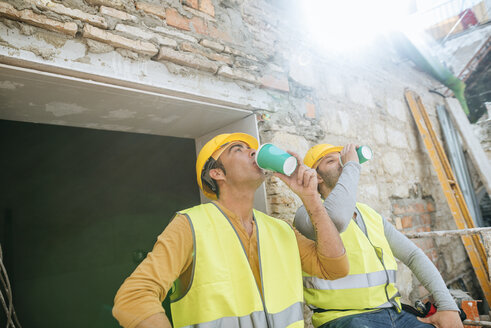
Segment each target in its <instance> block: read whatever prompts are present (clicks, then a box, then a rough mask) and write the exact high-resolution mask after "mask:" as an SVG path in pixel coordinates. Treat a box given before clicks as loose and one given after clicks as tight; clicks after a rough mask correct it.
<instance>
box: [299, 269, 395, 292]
mask: <svg viewBox="0 0 491 328" xmlns="http://www.w3.org/2000/svg"><path fill="white" fill-rule="evenodd" d="M396 272H397V271H396V270H387V274H386V272H385V271H377V272H370V273H360V274H351V275H349V276H346V277H344V278H340V279H336V280H324V279H320V278H317V277H303V282H304V285H305V287H306V288H311V289H319V290H337V289H352V288H368V287H374V286H380V285H385V284H386V283H387V275H388V276H389V283H395V282H396Z"/></svg>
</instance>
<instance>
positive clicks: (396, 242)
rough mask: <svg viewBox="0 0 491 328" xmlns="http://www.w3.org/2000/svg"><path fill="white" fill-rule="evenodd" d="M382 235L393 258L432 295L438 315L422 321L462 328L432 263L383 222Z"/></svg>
mask: <svg viewBox="0 0 491 328" xmlns="http://www.w3.org/2000/svg"><path fill="white" fill-rule="evenodd" d="M384 232H385V237H386V239H387V241H388V242H389V245H390V248H391V250H392V253H393V254H394V256H395V257H396V258H397V259H399V260H400V261H401V262H402V263H404V264H405V265H406V266H407V267H409V269H411V271H412V272H413V274H414V275H415V276H416V278H418V280H419V282H421V284H423V286H424V287H425V288H426V289H427V290H428V291H429V292H430V293H431V294H432V295H433V298H434V300H435V304H436V306H437V308H438V311H437V313H436V314H434V315H433V316H432V317H433V318H432V317H430V318H427V319H425V320H424V321H425V322H427V323H431V324H434V325H435V326H436V327H441V328H460V327H463V326H462V322H461V320H460V317H459V315H458V312H459V308H458V307H457V304H455V301H454V300H453V298H452V295H450V292H449V291H448V289H447V286H446V285H445V282H444V281H443V278H442V276H441V275H440V273H439V272H438V269H437V268H436V267H435V265H434V264H433V262H431V261H430V259H429V258H428V257H427V256H426V255H425V253H424V252H423V251H422V250H421V249H420V248H418V247H417V246H416V245H415V244H414V243H413V242H411V241H410V240H409V239H408V238H407V237H406V236H404V235H403V234H402V233H401V232H399V231H398V230H397V229H396V228H395V227H394V226H393V225H392V224H391V223H390V222H388V221H387V220H386V219H385V218H384Z"/></svg>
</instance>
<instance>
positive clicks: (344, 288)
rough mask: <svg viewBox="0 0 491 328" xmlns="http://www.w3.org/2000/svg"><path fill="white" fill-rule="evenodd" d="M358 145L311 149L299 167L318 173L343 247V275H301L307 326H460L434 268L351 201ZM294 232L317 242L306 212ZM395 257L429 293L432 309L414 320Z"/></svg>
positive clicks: (394, 231) (376, 217)
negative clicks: (347, 265) (434, 306)
mask: <svg viewBox="0 0 491 328" xmlns="http://www.w3.org/2000/svg"><path fill="white" fill-rule="evenodd" d="M356 148H357V146H356V145H354V144H348V145H346V146H345V147H340V146H333V145H331V144H319V145H316V146H314V147H312V148H310V150H309V151H308V152H307V154H306V155H305V158H304V163H305V165H307V166H308V167H311V168H314V169H316V171H317V179H318V190H319V193H320V194H321V197H322V198H323V199H324V207H325V208H326V210H327V212H328V214H329V216H330V217H331V218H332V220H333V222H334V224H335V225H336V227H337V229H338V230H339V232H340V233H341V238H342V240H343V243H344V245H345V247H346V253H347V255H348V258H349V262H350V272H349V274H348V276H346V277H344V278H342V279H339V280H335V281H326V280H325V279H322V278H319V277H315V276H312V275H309V274H305V276H304V296H305V301H306V303H307V304H308V305H309V306H310V307H311V308H312V310H313V315H312V323H313V325H314V327H320V328H358V327H367V328H379V327H394V328H406V327H411V328H423V327H428V328H430V327H434V326H436V327H443V328H462V322H461V321H460V319H459V315H458V307H457V306H456V304H455V302H454V301H453V299H452V297H451V295H450V293H449V291H448V289H447V288H446V286H445V283H444V282H443V279H442V278H441V276H440V274H439V272H438V270H437V269H436V267H435V266H434V265H433V263H432V262H431V261H430V260H429V259H428V257H426V255H425V254H424V253H423V251H421V249H419V248H418V247H417V246H416V245H415V244H413V243H412V242H411V241H410V240H409V239H407V238H406V237H405V236H404V235H403V234H402V233H400V232H399V231H398V230H397V229H395V227H394V226H393V225H392V224H391V223H389V222H388V221H387V220H386V219H385V218H384V217H382V215H380V214H379V213H377V212H376V211H375V210H374V209H372V208H371V207H369V206H368V205H366V204H363V203H360V202H357V201H356V195H357V186H358V180H359V177H360V170H361V165H360V164H359V160H358V155H357V152H356ZM294 226H295V227H296V228H297V229H298V230H299V231H300V232H301V233H303V234H304V235H305V236H308V237H309V238H311V239H312V240H315V239H316V238H317V236H316V234H315V230H314V227H313V225H312V222H311V220H310V217H309V215H308V210H307V209H305V208H304V207H301V208H299V209H298V211H297V213H296V215H295V220H294ZM396 258H397V259H399V260H400V261H401V262H402V263H404V264H405V265H407V266H408V267H409V268H410V269H411V270H412V271H413V273H414V274H415V276H416V277H417V278H418V279H419V280H420V281H421V282H422V283H423V284H424V287H425V288H426V289H427V290H428V291H430V293H432V295H433V296H434V297H435V300H436V302H437V305H438V311H437V313H436V314H434V315H433V316H431V317H428V318H424V319H421V320H418V318H416V317H415V316H414V315H413V314H411V313H409V312H406V311H405V310H404V309H407V308H406V307H405V306H403V304H401V302H400V297H401V295H400V294H399V292H398V289H397V287H396V285H395V282H396V281H395V278H396V273H397V263H396Z"/></svg>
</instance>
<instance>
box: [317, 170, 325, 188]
mask: <svg viewBox="0 0 491 328" xmlns="http://www.w3.org/2000/svg"><path fill="white" fill-rule="evenodd" d="M322 183H324V180H323V179H322V177H321V175H320V174H319V173H317V184H318V185H320V184H322Z"/></svg>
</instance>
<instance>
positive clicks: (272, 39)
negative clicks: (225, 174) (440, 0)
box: [0, 0, 480, 302]
mask: <svg viewBox="0 0 491 328" xmlns="http://www.w3.org/2000/svg"><path fill="white" fill-rule="evenodd" d="M0 16H1V17H3V18H1V19H0V37H1V40H0V58H8V59H10V60H11V59H15V60H27V61H31V62H36V63H42V64H46V65H52V66H56V67H59V68H63V69H66V70H74V71H78V72H86V73H90V74H92V75H102V76H107V77H110V78H114V79H123V80H127V81H132V82H135V83H139V84H141V85H146V86H152V87H154V88H161V89H162V90H166V92H167V91H169V90H170V91H174V92H179V93H181V94H186V95H188V96H189V97H201V98H206V99H212V100H214V101H216V102H221V103H228V104H234V105H235V106H236V107H241V108H247V109H250V110H252V111H254V112H255V113H257V117H258V119H259V131H260V135H261V141H262V142H273V143H275V144H277V145H278V146H280V147H283V148H286V149H290V150H293V151H296V152H298V153H299V154H300V155H302V156H303V155H304V154H305V153H306V151H307V150H308V149H309V147H311V146H313V145H314V144H316V143H320V142H327V143H331V144H337V145H344V144H346V143H357V144H366V145H370V147H371V148H372V149H373V150H374V153H375V157H374V159H373V160H371V161H369V162H367V163H365V164H363V165H362V175H361V180H360V186H359V190H358V200H359V201H361V202H365V203H368V204H369V205H370V206H372V207H373V208H374V209H376V210H377V211H379V212H380V213H381V214H382V215H384V216H385V217H387V218H391V219H392V220H393V222H394V224H396V226H397V228H398V229H400V230H402V231H412V230H414V229H416V230H418V229H422V230H425V231H426V230H428V229H431V230H442V229H454V228H455V227H456V226H455V223H454V221H453V218H452V216H451V213H450V210H449V208H448V206H447V204H446V200H445V197H444V195H443V192H442V189H441V187H440V184H439V182H438V179H437V177H436V174H435V172H434V170H433V168H432V166H431V163H430V160H429V157H428V154H427V152H426V150H425V147H424V145H423V143H422V140H421V137H420V136H419V133H418V131H417V129H416V125H415V123H414V120H413V118H412V116H411V113H410V111H409V109H408V107H407V105H406V103H405V100H404V91H405V90H406V89H407V88H410V89H412V90H414V91H416V92H417V93H418V94H419V95H420V96H421V97H422V100H423V103H424V105H425V106H426V108H427V110H428V113H429V116H430V119H431V121H432V123H433V126H434V128H435V130H436V132H437V135H438V136H439V137H440V136H441V134H440V130H439V126H438V121H437V118H436V112H435V109H436V105H439V104H444V101H443V98H441V97H440V96H438V95H436V94H434V93H430V92H429V91H428V90H430V89H434V88H435V87H438V86H439V85H438V83H437V82H436V81H435V80H433V79H432V78H430V77H429V76H428V75H426V74H425V73H423V72H421V71H420V70H418V69H416V68H415V67H414V65H413V64H412V63H411V62H410V61H408V60H407V59H405V58H404V57H402V56H401V55H400V54H398V52H396V51H395V50H394V47H393V46H392V44H391V43H390V42H389V41H388V40H386V39H380V40H377V41H376V43H375V44H373V45H372V46H371V47H368V48H364V49H362V50H354V51H351V52H344V53H343V52H339V51H337V50H336V49H332V50H331V51H320V50H318V49H317V48H316V47H314V46H313V45H311V44H307V43H306V41H305V39H304V35H303V34H302V33H303V32H302V30H301V29H300V28H299V27H298V26H296V25H295V24H296V23H297V20H296V19H295V15H294V14H293V15H291V14H288V13H286V12H284V8H278V7H276V6H274V5H273V4H272V2H271V1H268V0H256V1H252V0H246V1H236V0H222V1H218V0H185V1H184V0H183V1H182V2H180V1H178V0H168V1H151V0H147V1H131V0H86V1H82V0H67V1H49V0H24V1H23V0H15V1H8V2H6V1H0ZM328 32H329V33H330V32H333V33H335V32H334V31H326V33H328ZM130 132H131V131H130ZM266 186H267V194H268V201H269V204H270V212H271V214H273V215H275V216H277V217H279V218H283V219H287V220H292V218H293V215H294V213H295V210H296V208H297V207H298V206H299V205H300V202H299V199H298V198H297V197H296V196H295V195H293V194H292V193H291V192H290V191H289V190H288V189H287V188H286V187H285V186H284V185H283V184H282V183H281V182H280V181H278V180H277V179H275V178H271V179H269V180H268V181H267V184H266ZM417 244H418V246H419V247H421V248H422V249H423V250H424V251H425V252H426V254H427V255H429V256H430V258H431V259H432V260H433V261H434V263H435V264H436V265H437V267H438V268H439V269H440V270H441V271H443V275H444V278H445V279H446V280H447V281H450V280H452V279H455V278H456V277H467V278H466V280H465V281H466V283H467V286H466V287H467V288H469V291H470V292H471V293H473V296H474V297H480V295H479V293H478V291H477V288H476V286H475V285H474V284H472V283H471V282H472V281H473V280H475V278H473V277H474V276H473V272H472V269H471V268H470V264H469V261H468V259H467V256H466V254H465V251H464V248H463V246H462V243H461V242H460V241H459V240H458V239H457V240H456V239H452V240H434V241H417ZM398 278H399V287H400V289H401V291H402V294H403V296H404V300H406V301H409V300H410V301H411V302H413V301H414V300H415V299H417V298H419V297H422V296H424V295H425V292H424V291H422V290H421V288H420V284H419V283H418V282H417V280H416V279H414V277H413V276H412V275H411V273H410V272H409V270H408V269H407V268H405V267H404V266H403V265H401V269H400V272H399V277H398Z"/></svg>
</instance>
